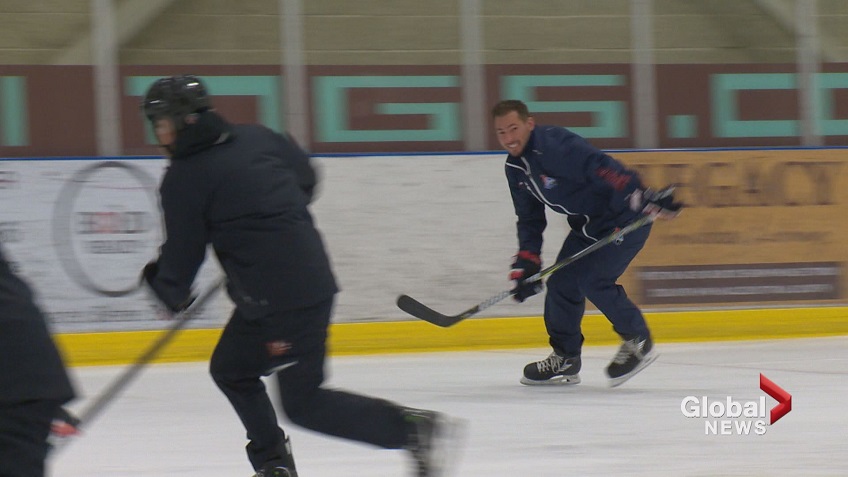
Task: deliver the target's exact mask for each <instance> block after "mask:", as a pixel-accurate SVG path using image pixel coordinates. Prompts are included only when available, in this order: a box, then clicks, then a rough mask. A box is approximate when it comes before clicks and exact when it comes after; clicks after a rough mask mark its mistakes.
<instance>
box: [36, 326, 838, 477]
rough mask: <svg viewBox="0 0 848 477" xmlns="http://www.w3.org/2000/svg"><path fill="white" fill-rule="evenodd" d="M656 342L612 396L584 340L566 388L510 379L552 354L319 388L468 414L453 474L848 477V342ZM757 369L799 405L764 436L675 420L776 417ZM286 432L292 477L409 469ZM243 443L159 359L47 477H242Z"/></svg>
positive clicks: (501, 357) (365, 366)
mask: <svg viewBox="0 0 848 477" xmlns="http://www.w3.org/2000/svg"><path fill="white" fill-rule="evenodd" d="M657 346H658V351H659V352H660V357H659V359H658V360H657V361H656V362H655V363H654V364H653V365H651V366H650V367H649V368H647V369H646V370H644V371H643V372H642V373H641V374H639V375H637V376H636V377H634V378H633V379H631V380H630V381H628V382H627V383H625V384H624V385H622V386H621V387H618V388H609V387H607V384H606V379H605V377H604V374H603V370H604V368H605V366H606V365H607V363H608V362H609V360H610V359H611V358H612V356H613V355H614V354H615V351H616V348H613V347H591V346H587V347H586V348H585V349H584V355H583V370H582V372H581V376H582V378H583V383H582V384H579V385H576V386H570V387H564V386H553V387H539V386H537V387H526V386H522V385H520V384H519V383H518V379H519V377H520V373H521V370H522V368H523V367H524V365H525V364H526V363H527V362H529V361H533V360H536V359H541V358H543V357H545V356H547V353H548V350H547V349H530V350H528V349H521V350H501V351H484V352H454V353H438V354H436V353H434V354H415V355H409V354H404V355H380V356H358V357H337V358H331V359H330V361H329V368H328V370H329V373H330V379H329V381H328V385H330V386H333V387H340V388H346V389H348V390H352V391H358V392H362V393H367V394H371V395H375V396H379V397H385V398H388V399H392V400H396V401H398V402H400V403H403V404H406V405H410V406H415V407H423V408H431V409H436V410H440V411H444V412H446V413H449V414H451V415H453V416H456V417H460V418H463V419H465V420H466V424H467V428H466V433H465V434H466V438H465V440H464V446H463V449H462V453H461V456H460V459H459V461H458V462H457V464H456V468H455V470H454V471H453V473H452V474H450V475H455V476H463V477H491V476H505V477H506V476H509V477H512V476H522V477H524V476H526V477H555V476H556V477H559V476H652V477H654V476H676V477H680V476H769V477H776V476H823V475H826V476H844V475H848V452H846V451H848V408H846V404H845V401H846V396H848V337H836V338H812V339H793V340H779V341H756V342H751V341H748V342H725V343H698V344H664V343H658V344H657ZM123 369H124V368H121V367H114V368H113V367H108V368H105V367H104V368H75V369H74V370H73V374H74V375H75V377H76V383H77V386H78V388H79V391H80V394H82V397H81V398H80V399H78V400H77V401H76V402H75V403H74V405H73V406H71V407H72V408H74V409H80V408H81V407H83V406H84V405H85V401H86V399H91V398H92V397H93V396H96V395H97V394H98V392H99V391H100V390H101V389H102V388H103V387H104V386H106V385H107V384H108V383H109V382H110V381H111V380H112V379H114V378H115V376H116V375H117V374H118V373H119V372H120V371H122V370H123ZM760 373H763V374H764V375H765V376H766V377H768V378H769V379H770V380H772V381H773V382H774V383H776V384H777V385H779V386H780V387H782V388H783V389H784V390H786V391H787V392H789V393H790V394H791V395H792V406H793V408H792V411H791V412H790V413H789V414H787V415H786V416H784V417H783V418H782V419H780V420H779V421H777V422H776V423H774V425H771V426H768V427H766V428H765V429H766V432H765V433H764V434H762V435H758V434H756V433H754V432H753V431H752V432H751V433H750V434H749V435H745V434H741V435H740V434H738V433H736V432H735V428H736V426H739V425H740V424H744V422H742V421H751V423H752V424H753V421H756V420H757V419H747V418H728V419H727V420H728V421H730V424H729V426H730V429H731V433H730V434H725V435H721V434H719V435H715V434H706V432H705V429H706V426H707V423H708V421H712V419H702V418H687V417H685V416H684V415H683V413H682V410H681V402H682V401H683V400H684V398H686V397H687V396H695V397H698V398H699V399H701V398H702V397H703V396H706V397H707V400H708V402H712V401H722V402H725V403H726V402H727V399H728V396H730V397H731V398H732V400H734V401H738V402H740V403H745V402H748V401H758V400H759V399H760V397H762V396H765V397H766V404H767V408H768V409H771V408H772V407H774V406H775V405H776V404H777V402H776V401H775V400H774V399H773V398H771V397H768V396H767V395H766V393H765V392H764V391H762V390H760V387H759V375H760ZM717 420H718V421H721V419H717ZM283 425H284V428H286V429H287V430H288V431H289V433H290V435H291V438H292V443H293V446H294V451H295V458H296V460H297V465H298V472H299V474H300V477H341V476H379V477H391V476H398V477H400V476H408V475H411V474H410V465H409V462H408V460H407V456H406V454H405V453H403V452H400V451H385V450H377V449H374V448H371V447H369V446H365V445H361V444H356V443H351V442H348V441H343V440H339V439H334V438H329V437H325V436H322V435H318V434H314V433H311V432H308V431H304V430H302V429H300V428H296V427H293V426H291V425H288V424H286V423H285V421H283ZM719 432H721V427H720V424H719ZM245 443H246V441H245V439H244V432H243V430H242V428H241V425H240V423H239V422H238V420H237V418H236V416H235V414H234V412H233V411H232V410H231V409H230V407H229V404H228V402H227V401H226V400H225V398H224V397H223V395H222V394H221V393H220V392H219V391H218V390H217V388H215V386H214V384H213V383H212V381H211V379H210V378H209V376H208V374H207V371H206V364H205V363H190V364H175V365H155V366H152V367H150V368H149V369H147V370H146V371H145V372H144V373H143V374H142V375H141V376H140V377H139V379H138V380H137V381H135V382H134V383H133V384H132V385H131V386H130V388H129V389H127V390H126V392H125V393H124V394H122V395H121V396H120V398H119V399H118V400H116V401H115V402H114V403H113V404H112V405H111V406H110V407H109V408H108V409H106V410H105V411H104V412H103V414H101V415H100V416H99V417H98V418H97V420H95V421H94V422H92V423H91V427H89V428H88V429H87V430H86V432H85V435H84V436H83V437H81V438H79V439H77V440H75V441H74V442H71V443H70V444H69V445H67V446H65V447H64V448H62V449H61V450H60V451H59V452H57V453H56V454H55V455H54V457H53V459H52V461H51V465H50V475H53V476H56V477H91V476H105V475H109V476H113V475H121V476H124V475H126V476H170V475H174V476H176V475H179V476H182V477H187V476H196V477H224V476H226V477H232V476H244V477H247V476H250V475H252V469H251V468H250V466H249V464H248V462H247V459H246V457H245V454H244V451H243V446H244V444H245Z"/></svg>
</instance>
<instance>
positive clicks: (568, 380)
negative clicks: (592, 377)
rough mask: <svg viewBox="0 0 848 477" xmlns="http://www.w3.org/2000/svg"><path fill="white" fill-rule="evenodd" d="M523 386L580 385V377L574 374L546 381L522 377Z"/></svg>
mask: <svg viewBox="0 0 848 477" xmlns="http://www.w3.org/2000/svg"><path fill="white" fill-rule="evenodd" d="M521 384H524V385H527V386H560V385H566V384H580V375H579V374H573V375H571V376H556V377H553V378H551V379H546V380H544V381H536V380H533V379H529V378H527V377H526V376H522V377H521Z"/></svg>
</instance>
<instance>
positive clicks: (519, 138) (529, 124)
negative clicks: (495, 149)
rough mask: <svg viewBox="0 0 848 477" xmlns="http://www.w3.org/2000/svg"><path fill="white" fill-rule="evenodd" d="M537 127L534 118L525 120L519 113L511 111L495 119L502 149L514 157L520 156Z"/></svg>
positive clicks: (496, 132) (496, 131)
mask: <svg viewBox="0 0 848 477" xmlns="http://www.w3.org/2000/svg"><path fill="white" fill-rule="evenodd" d="M535 125H536V123H535V122H534V121H533V117H532V116H531V117H528V118H527V119H526V120H525V119H521V116H520V115H519V114H518V112H517V111H510V112H508V113H507V114H504V115H503V116H498V117H496V118H495V134H497V136H498V142H499V143H500V145H501V147H503V148H504V149H506V151H507V152H508V153H510V154H511V155H513V156H520V155H521V153H522V151H524V148H525V147H526V146H527V141H528V140H530V133H532V132H533V128H534V127H535Z"/></svg>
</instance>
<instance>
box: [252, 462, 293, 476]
mask: <svg viewBox="0 0 848 477" xmlns="http://www.w3.org/2000/svg"><path fill="white" fill-rule="evenodd" d="M253 477H297V471H296V470H294V469H289V468H288V467H285V466H284V465H283V463H282V462H280V463H279V464H275V463H273V462H269V463H267V464H265V465H264V466H263V467H262V468H261V469H259V470H258V471H256V474H255V475H254V476H253Z"/></svg>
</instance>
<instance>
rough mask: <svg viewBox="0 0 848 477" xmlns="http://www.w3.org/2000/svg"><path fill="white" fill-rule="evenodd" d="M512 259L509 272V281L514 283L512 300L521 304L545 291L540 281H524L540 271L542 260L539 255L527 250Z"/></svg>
mask: <svg viewBox="0 0 848 477" xmlns="http://www.w3.org/2000/svg"><path fill="white" fill-rule="evenodd" d="M514 258H515V260H514V261H513V262H512V269H511V270H510V271H509V279H510V280H513V281H514V282H515V288H513V289H512V299H513V300H515V301H517V302H518V303H523V302H524V300H526V299H528V298H530V297H531V296H533V295H535V294H537V293H540V292H541V291H542V290H544V289H545V286H544V284H543V283H542V280H535V281H531V282H528V281H525V280H527V279H528V278H530V277H532V276H533V275H535V274H537V273H539V272H540V271H541V270H542V259H541V257H539V255H537V254H535V253H533V252H530V251H527V250H521V251H519V252H518V254H516V255H515V257H514Z"/></svg>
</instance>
